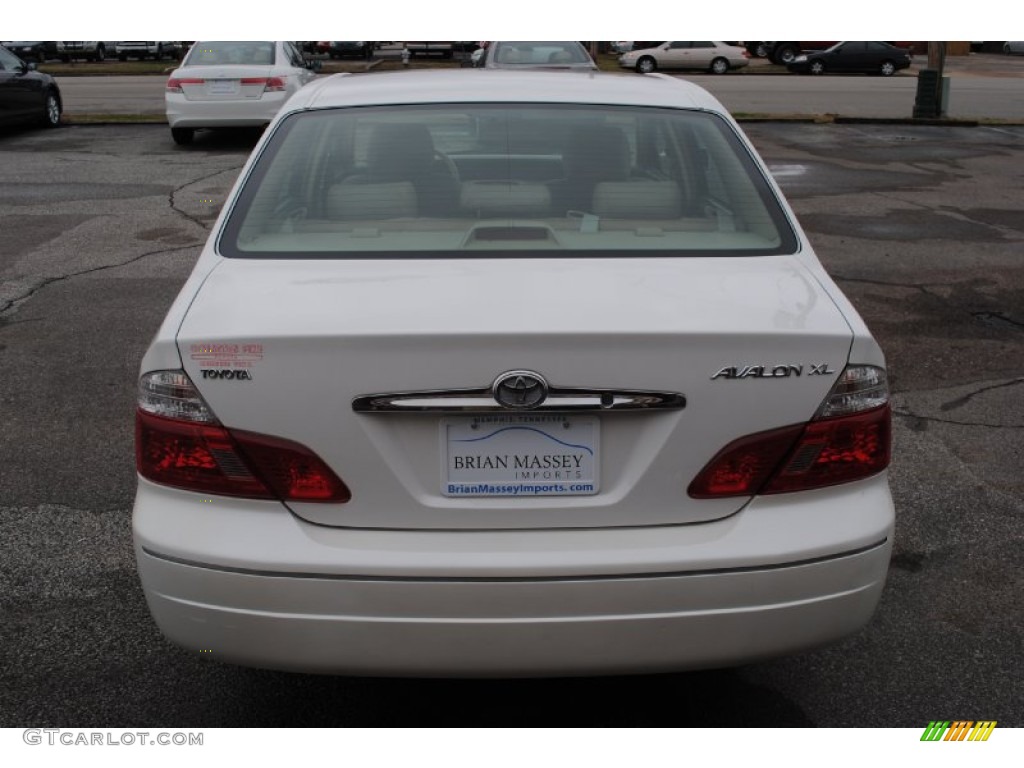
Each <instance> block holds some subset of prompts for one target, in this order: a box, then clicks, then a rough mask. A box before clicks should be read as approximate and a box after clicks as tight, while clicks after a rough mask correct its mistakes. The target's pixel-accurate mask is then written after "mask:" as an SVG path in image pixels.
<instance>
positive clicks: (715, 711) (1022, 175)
mask: <svg viewBox="0 0 1024 768" xmlns="http://www.w3.org/2000/svg"><path fill="white" fill-rule="evenodd" d="M745 131H746V132H747V133H748V135H750V136H751V138H752V139H753V140H754V143H755V144H756V145H757V146H758V148H759V150H760V151H761V153H762V154H763V155H764V157H765V158H766V160H767V161H768V162H769V164H770V165H771V166H772V167H773V168H774V169H775V172H776V173H777V178H778V179H779V181H780V183H781V184H782V186H783V188H784V190H785V191H786V194H787V195H788V196H789V199H790V202H791V204H792V205H793V207H794V209H795V210H796V212H797V214H798V215H799V216H800V218H801V221H802V223H803V225H804V227H805V229H806V230H807V232H808V234H809V236H810V238H811V241H812V243H813V244H814V246H815V248H816V250H817V252H818V254H819V256H820V257H821V259H822V261H823V263H824V264H825V266H826V268H828V269H829V271H830V272H831V273H832V274H833V276H835V278H836V279H837V281H838V282H839V284H840V286H841V287H842V288H843V290H844V291H845V292H846V294H847V295H848V296H849V297H850V299H851V301H852V302H853V303H854V305H855V306H856V307H857V309H858V310H859V311H860V312H861V314H862V315H863V317H864V318H865V320H866V321H867V323H868V325H869V327H871V329H872V331H873V333H874V334H875V335H876V337H877V338H878V340H879V342H880V343H881V345H882V347H883V349H884V350H885V352H886V355H887V358H888V363H889V370H890V376H891V380H892V387H893V391H894V406H895V408H894V411H895V413H894V419H893V423H894V438H895V440H894V442H895V445H894V460H893V465H892V469H891V472H890V477H891V482H892V487H893V493H894V496H895V498H896V503H897V538H896V549H895V554H894V558H893V562H892V567H891V569H890V577H889V582H888V584H887V587H886V590H885V594H884V596H883V600H882V604H881V606H880V608H879V611H878V613H877V614H876V617H875V619H874V620H873V622H872V623H871V624H870V625H869V626H868V627H867V628H866V629H865V630H864V631H862V632H861V633H859V634H858V635H856V636H854V637H852V638H849V639H848V640H846V641H844V642H843V643H840V644H838V645H835V646H831V647H829V648H824V649H820V650H812V651H808V652H806V653H803V654H799V655H796V656H793V657H789V658H785V659H780V660H777V661H772V662H768V663H764V664H757V665H751V666H747V667H743V668H739V669H736V670H723V671H709V672H696V673H688V674H678V675H659V676H651V677H634V678H608V679H580V680H549V681H528V680H522V681H506V682H503V681H442V680H437V681H403V680H353V679H343V678H338V679H336V678H324V677H313V676H305V675H291V674H285V673H276V672H265V671H260V670H251V669H242V668H236V667H231V666H228V665H224V664H219V663H217V662H212V661H209V660H202V659H197V658H195V657H194V656H193V655H191V654H188V653H186V652H185V651H182V650H180V649H178V648H176V647H174V646H172V645H170V644H169V643H168V642H166V641H165V640H163V638H162V637H161V636H160V635H159V633H158V632H157V630H156V629H155V627H154V626H153V624H152V622H151V620H150V618H149V615H148V612H147V611H146V607H145V602H144V600H143V598H142V594H141V590H140V589H139V587H138V583H137V579H136V577H135V572H134V567H135V564H134V556H133V553H132V550H131V530H130V515H131V504H132V496H133V493H134V482H135V476H134V464H133V455H132V413H133V409H134V398H135V391H134V381H135V378H136V375H137V371H138V363H139V360H140V358H141V355H142V353H143V351H144V350H145V348H146V346H147V344H148V343H149V339H150V337H151V335H152V334H153V332H154V331H155V330H156V328H157V326H158V325H159V323H160V321H161V320H162V318H163V316H164V313H165V312H166V310H167V307H168V306H169V304H170V303H171V301H172V300H173V299H174V297H175V295H176V294H177V291H178V289H179V287H180V285H181V284H182V282H183V281H184V280H185V278H186V277H187V275H188V273H189V271H190V269H191V267H192V264H193V263H194V260H195V257H196V256H197V254H198V252H199V248H200V247H201V245H202V243H203V242H204V240H205V238H206V236H207V235H208V228H209V226H210V224H211V222H212V220H213V219H214V218H215V217H216V214H217V212H218V210H219V207H220V204H221V202H222V201H223V199H224V198H225V196H226V195H227V193H228V191H229V189H230V187H231V185H232V184H233V182H234V179H235V176H236V174H237V172H238V169H239V168H240V167H241V165H242V163H243V162H244V161H245V158H246V156H247V154H248V152H249V151H250V149H251V147H252V144H253V135H252V134H248V135H246V134H243V135H232V134H229V135H225V136H202V137H197V141H196V144H195V145H194V146H192V147H188V148H178V147H175V146H174V145H173V143H172V142H171V140H170V136H169V135H168V131H167V129H166V127H164V126H124V127H113V126H111V127H75V128H62V129H60V130H57V131H49V132H44V131H35V132H21V133H9V134H0V232H2V233H3V236H2V237H0V424H2V431H0V534H2V541H3V544H2V548H3V555H2V558H0V617H2V621H0V679H2V680H3V681H4V684H3V685H2V686H0V726H8V727H10V726H16V725H25V726H36V727H53V726H58V725H63V726H70V725H90V726H93V725H96V724H97V723H100V724H102V723H108V724H111V725H116V726H120V727H133V726H143V725H145V726H154V725H160V726H164V727H171V726H190V727H196V726H254V725H261V726H287V725H346V726H433V725H444V726H452V725H455V726H474V725H489V726H527V725H534V726H535V725H554V726H595V725H610V726H686V727H693V726H695V725H697V724H700V725H711V726H722V725H728V726H787V725H790V726H809V725H819V726H833V727H836V726H873V727H883V726H885V727H891V726H905V727H917V728H921V727H923V726H924V725H925V724H926V723H927V721H928V720H929V719H935V718H943V719H958V718H959V719H993V720H997V721H999V724H1000V726H1001V727H1002V726H1018V727H1019V726H1022V725H1024V694H1022V692H1021V687H1020V685H1019V681H1020V680H1021V679H1022V678H1024V621H1022V620H1021V618H1022V616H1024V547H1022V546H1021V544H1022V540H1024V472H1022V471H1021V469H1022V467H1024V216H1022V214H1021V200H1022V199H1024V128H985V127H981V128H972V129H966V128H940V127H931V128H929V127H920V126H915V127H908V126H867V125H791V124H756V125H753V124H751V125H747V126H745ZM665 701H673V706H671V707H666V706H665V705H664V702H665Z"/></svg>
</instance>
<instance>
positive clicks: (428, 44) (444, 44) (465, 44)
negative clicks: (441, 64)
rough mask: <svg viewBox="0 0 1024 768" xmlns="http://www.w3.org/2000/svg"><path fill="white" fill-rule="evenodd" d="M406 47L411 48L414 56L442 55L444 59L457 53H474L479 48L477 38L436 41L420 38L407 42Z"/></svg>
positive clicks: (410, 50)
mask: <svg viewBox="0 0 1024 768" xmlns="http://www.w3.org/2000/svg"><path fill="white" fill-rule="evenodd" d="M405 47H406V48H408V49H409V54H410V55H412V56H434V55H437V56H440V57H441V58H443V59H450V58H452V57H453V56H454V55H455V54H456V53H472V52H473V51H474V50H476V48H477V41H475V40H456V41H450V42H449V41H436V40H418V41H413V42H406V43H405Z"/></svg>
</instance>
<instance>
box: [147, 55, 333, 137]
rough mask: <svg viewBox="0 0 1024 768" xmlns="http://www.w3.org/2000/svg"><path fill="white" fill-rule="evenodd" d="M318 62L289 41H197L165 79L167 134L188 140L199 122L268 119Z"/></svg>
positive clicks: (221, 124)
mask: <svg viewBox="0 0 1024 768" xmlns="http://www.w3.org/2000/svg"><path fill="white" fill-rule="evenodd" d="M319 66H320V62H319V61H307V60H305V59H304V58H303V57H302V54H301V53H299V51H298V49H297V48H296V47H295V45H294V44H293V43H290V42H287V41H277V42H274V41H242V42H225V41H200V42H196V43H195V44H194V45H193V46H192V48H191V49H190V50H189V52H188V55H187V56H186V57H185V59H184V61H182V63H181V66H180V67H179V68H178V69H176V70H174V72H172V73H171V76H170V77H169V78H168V80H167V86H166V90H165V93H164V101H165V105H166V111H167V122H168V123H169V124H170V126H171V136H172V137H173V138H174V141H175V142H176V143H178V144H188V143H190V142H191V141H192V139H193V137H194V135H195V131H196V129H197V128H239V127H245V126H260V125H266V124H267V123H269V122H270V121H271V120H272V119H273V117H274V115H275V114H277V110H278V109H280V107H281V105H282V104H284V102H285V101H287V100H288V98H289V97H291V96H292V94H294V93H295V92H296V91H298V90H299V89H300V88H302V86H304V85H305V84H306V83H308V82H309V81H310V80H312V79H313V78H314V77H315V74H314V70H316V69H318V68H319Z"/></svg>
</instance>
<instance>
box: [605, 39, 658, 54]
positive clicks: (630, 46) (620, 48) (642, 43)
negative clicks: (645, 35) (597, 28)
mask: <svg viewBox="0 0 1024 768" xmlns="http://www.w3.org/2000/svg"><path fill="white" fill-rule="evenodd" d="M661 43H662V41H661V40H619V41H617V42H614V43H612V44H611V50H612V53H629V52H630V51H634V50H636V51H638V50H640V49H641V48H654V47H655V46H657V45H660V44H661Z"/></svg>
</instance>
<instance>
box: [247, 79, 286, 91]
mask: <svg viewBox="0 0 1024 768" xmlns="http://www.w3.org/2000/svg"><path fill="white" fill-rule="evenodd" d="M284 80H285V79H284V78H283V77H243V78H242V81H241V82H242V85H262V86H263V90H264V91H283V90H284V89H285V86H284Z"/></svg>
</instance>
